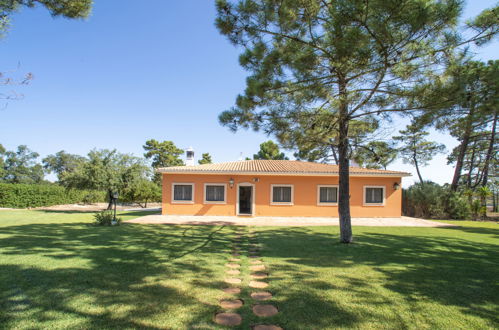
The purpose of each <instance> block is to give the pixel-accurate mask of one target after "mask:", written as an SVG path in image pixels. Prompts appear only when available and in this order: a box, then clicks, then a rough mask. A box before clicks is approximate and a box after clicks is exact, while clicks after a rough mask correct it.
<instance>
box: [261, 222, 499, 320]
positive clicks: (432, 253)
mask: <svg viewBox="0 0 499 330" xmlns="http://www.w3.org/2000/svg"><path fill="white" fill-rule="evenodd" d="M327 230H328V231H333V230H337V229H332V230H331V229H325V231H327ZM420 230H421V229H415V230H414V233H411V232H410V229H408V230H407V231H408V232H407V233H406V234H402V235H398V234H388V233H383V229H372V228H366V229H364V230H359V231H358V232H357V233H356V240H357V241H356V243H355V244H350V245H344V244H340V243H335V242H334V240H335V239H336V237H335V236H333V235H331V234H330V233H325V232H320V231H311V230H310V229H307V228H303V227H302V228H286V229H271V230H262V231H261V232H260V233H259V237H260V241H261V242H262V243H263V244H264V245H265V247H266V248H265V249H264V250H263V252H262V254H263V255H264V256H265V257H268V258H271V259H270V260H272V259H274V260H276V265H275V267H273V272H272V273H273V274H277V278H276V280H277V281H282V282H283V284H282V285H281V288H280V289H279V296H282V297H283V298H282V299H283V300H282V305H283V306H284V305H286V304H287V303H288V302H292V301H293V300H294V298H293V297H292V295H294V294H298V293H292V294H291V295H290V294H288V292H289V291H290V289H289V288H292V287H293V281H292V279H295V282H294V283H297V284H299V286H300V288H302V290H303V284H304V283H306V285H307V286H308V287H309V288H310V291H309V293H308V294H309V295H310V294H311V293H310V292H316V294H317V295H320V294H321V291H322V290H329V289H330V290H333V291H332V292H337V293H338V294H348V295H350V299H351V302H352V303H356V304H357V305H358V306H359V308H358V310H357V313H356V314H354V315H349V313H347V311H346V310H345V309H343V310H342V309H339V310H336V312H335V313H334V315H335V316H333V315H332V314H329V316H323V317H322V318H318V317H315V321H316V322H317V321H320V322H323V321H325V320H328V322H329V324H330V325H333V327H336V326H338V327H351V326H359V324H357V323H356V322H359V321H360V320H359V319H358V318H356V317H355V316H358V315H362V316H363V318H364V317H365V318H368V319H369V318H370V319H372V320H377V321H383V320H385V321H386V322H388V323H384V324H392V325H393V324H397V325H398V326H399V327H411V324H408V323H407V320H403V319H400V318H397V314H398V313H397V311H396V310H394V311H393V314H391V315H385V314H383V313H381V312H380V313H378V312H377V311H373V310H372V307H373V306H376V305H377V304H379V305H382V306H385V307H386V306H390V304H392V303H393V302H391V301H390V300H389V299H388V300H387V299H385V298H383V295H379V296H376V295H375V294H374V293H375V292H378V291H379V290H377V289H376V288H375V287H372V283H371V281H372V280H373V279H370V278H366V277H363V276H360V277H359V274H358V273H355V274H354V272H353V271H352V270H353V268H354V267H356V266H360V267H363V266H369V267H370V268H371V269H373V270H374V272H375V273H377V274H378V276H380V277H381V278H382V280H383V282H382V283H383V284H382V286H383V289H386V290H389V291H391V292H393V293H396V294H398V295H400V296H401V297H403V299H405V300H406V302H407V303H408V304H411V302H412V301H413V300H418V299H424V300H426V301H430V302H436V303H439V304H441V305H447V306H456V307H458V308H459V310H461V311H462V312H464V313H466V314H469V315H471V316H478V317H480V318H483V319H485V320H487V321H488V322H489V323H490V324H498V323H499V318H498V316H497V313H496V312H497V308H498V306H499V303H498V297H499V290H498V287H497V285H496V283H497V278H498V277H499V267H498V265H499V253H498V252H499V248H498V246H497V245H495V244H491V243H487V242H484V241H481V240H480V238H479V237H478V238H477V236H476V235H477V234H478V235H488V236H489V237H490V238H494V237H497V230H494V229H486V228H469V227H466V228H462V227H457V228H456V227H455V228H439V229H426V231H428V232H429V231H432V235H423V234H421V231H420ZM462 233H466V234H473V235H475V236H474V238H473V240H468V239H463V238H462V235H461V234H462ZM301 266H305V267H301ZM316 268H319V270H318V272H321V271H322V272H328V271H329V272H330V270H335V273H336V274H335V275H334V277H332V278H331V279H330V281H327V282H326V283H322V287H319V288H316V289H314V286H316V284H317V283H316V284H314V281H316V279H317V274H318V272H316V271H315V270H314V269H316ZM304 269H305V271H304ZM321 269H322V270H321ZM371 275H372V274H371ZM335 282H338V283H340V282H341V283H342V285H341V286H340V285H338V286H334V285H333V284H334V283H335ZM301 294H303V292H302V293H301ZM325 300H327V301H329V302H331V301H332V300H331V299H325ZM299 305H300V304H299ZM300 306H303V309H302V311H301V312H302V313H304V314H305V315H314V313H315V312H316V311H317V310H318V309H320V308H321V307H322V305H321V304H320V303H311V304H309V305H303V304H302V305H300ZM331 308H333V309H334V306H332V307H331ZM420 312H421V314H420V315H424V311H420ZM415 313H417V312H416V311H415ZM326 315H328V314H326ZM335 317H338V318H339V320H341V322H339V321H338V319H335ZM423 317H424V316H423ZM295 321H299V318H296V320H295ZM426 321H427V323H429V324H432V320H431V319H427V320H426ZM328 322H325V323H328ZM310 324H313V323H310ZM356 324H357V325H356ZM381 324H383V322H382V323H380V325H381ZM412 326H413V325H412ZM434 326H437V325H435V324H434ZM441 326H442V325H441V324H440V327H441ZM293 328H297V329H298V327H294V326H293Z"/></svg>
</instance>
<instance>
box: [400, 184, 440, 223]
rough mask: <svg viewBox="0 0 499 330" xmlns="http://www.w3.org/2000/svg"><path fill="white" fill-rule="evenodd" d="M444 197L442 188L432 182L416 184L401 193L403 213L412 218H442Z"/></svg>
mask: <svg viewBox="0 0 499 330" xmlns="http://www.w3.org/2000/svg"><path fill="white" fill-rule="evenodd" d="M444 195H445V190H444V188H442V187H441V186H440V185H438V184H436V183H434V182H430V181H425V182H422V183H416V184H414V185H412V186H410V187H409V188H408V189H404V191H403V212H404V214H405V215H408V216H412V217H422V218H434V217H442V216H444V205H443V203H442V201H443V200H442V197H443V196H444Z"/></svg>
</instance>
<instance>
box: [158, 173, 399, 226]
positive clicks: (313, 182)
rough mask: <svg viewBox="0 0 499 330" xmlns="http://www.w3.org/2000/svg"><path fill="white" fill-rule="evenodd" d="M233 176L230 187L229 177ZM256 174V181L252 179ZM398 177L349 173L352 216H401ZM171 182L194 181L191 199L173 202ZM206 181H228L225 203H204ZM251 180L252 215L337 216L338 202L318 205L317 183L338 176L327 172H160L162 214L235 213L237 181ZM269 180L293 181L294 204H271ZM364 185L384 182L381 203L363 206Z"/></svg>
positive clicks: (332, 179)
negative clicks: (310, 173)
mask: <svg viewBox="0 0 499 330" xmlns="http://www.w3.org/2000/svg"><path fill="white" fill-rule="evenodd" d="M231 178H233V179H234V182H235V183H234V187H233V188H230V186H229V180H230V179H231ZM255 178H258V182H255V181H254V179H255ZM395 182H397V183H399V185H401V178H397V177H389V178H376V177H351V178H350V196H351V197H350V208H351V215H352V217H400V216H401V205H402V191H401V189H399V190H394V189H393V185H394V183H395ZM172 183H193V184H194V203H190V204H176V203H172V196H171V190H172ZM205 183H227V202H226V204H205V203H204V184H205ZM239 183H252V184H254V192H255V200H254V214H253V215H254V216H290V217H328V216H329V217H337V216H338V207H337V206H319V205H317V185H323V184H326V185H327V184H332V185H335V184H338V177H326V176H306V177H305V176H263V175H262V176H257V177H255V176H236V175H201V174H163V202H162V206H163V214H169V215H221V216H233V215H236V202H237V185H238V184H239ZM271 184H292V185H293V191H294V193H293V205H271V203H270V197H271ZM364 186H384V187H385V205H384V206H364V205H363V199H364Z"/></svg>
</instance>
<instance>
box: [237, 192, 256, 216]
mask: <svg viewBox="0 0 499 330" xmlns="http://www.w3.org/2000/svg"><path fill="white" fill-rule="evenodd" d="M252 208H253V187H252V186H239V213H238V214H244V215H251V214H253V210H252Z"/></svg>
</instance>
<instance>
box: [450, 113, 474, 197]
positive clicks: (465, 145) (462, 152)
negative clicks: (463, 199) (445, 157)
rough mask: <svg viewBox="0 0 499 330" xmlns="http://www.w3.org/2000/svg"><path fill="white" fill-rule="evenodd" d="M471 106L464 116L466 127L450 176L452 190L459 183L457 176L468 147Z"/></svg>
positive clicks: (454, 189)
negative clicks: (451, 175) (452, 175)
mask: <svg viewBox="0 0 499 330" xmlns="http://www.w3.org/2000/svg"><path fill="white" fill-rule="evenodd" d="M473 112H474V109H473V106H472V107H470V112H469V113H468V116H467V118H466V127H465V130H464V134H463V139H462V141H461V145H460V146H459V155H458V156H457V159H456V169H455V170H454V177H453V178H452V183H451V185H450V189H451V190H452V191H457V187H458V185H459V178H460V177H461V171H462V169H463V162H464V156H465V154H466V149H468V143H469V141H470V136H471V124H472V119H473Z"/></svg>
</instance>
